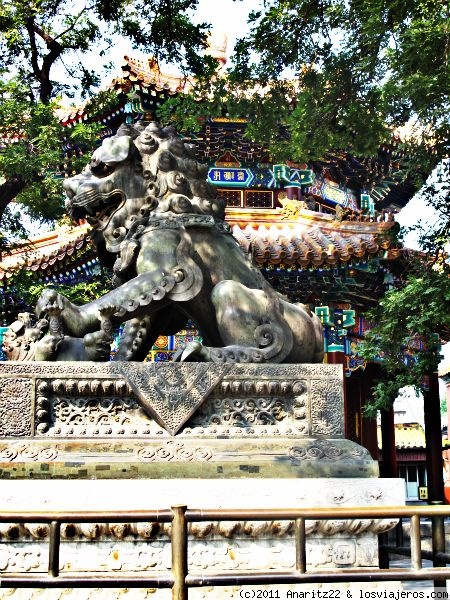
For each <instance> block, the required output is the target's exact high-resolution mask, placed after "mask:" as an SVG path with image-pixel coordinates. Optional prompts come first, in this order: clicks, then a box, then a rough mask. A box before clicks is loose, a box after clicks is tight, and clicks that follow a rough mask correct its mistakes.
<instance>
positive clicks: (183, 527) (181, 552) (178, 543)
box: [171, 504, 188, 600]
mask: <svg viewBox="0 0 450 600" xmlns="http://www.w3.org/2000/svg"><path fill="white" fill-rule="evenodd" d="M186 510H187V506H186V505H184V504H181V505H177V506H172V513H173V518H172V533H171V545H172V575H173V579H174V583H173V586H172V600H187V599H188V588H187V585H186V575H187V573H188V555H187V552H188V548H187V521H186Z"/></svg>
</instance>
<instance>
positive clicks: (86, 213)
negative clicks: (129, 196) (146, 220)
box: [68, 189, 125, 229]
mask: <svg viewBox="0 0 450 600" xmlns="http://www.w3.org/2000/svg"><path fill="white" fill-rule="evenodd" d="M124 202H125V195H124V193H123V192H122V191H121V190H117V189H116V190H112V191H111V192H108V193H101V192H98V191H97V190H88V191H87V192H82V193H80V194H77V195H76V196H74V198H72V199H71V200H70V201H69V206H68V209H69V211H70V214H71V216H72V218H73V219H75V220H79V219H86V221H87V222H88V223H89V225H91V226H92V227H95V228H96V229H103V228H104V227H106V225H107V224H108V222H109V220H110V219H111V217H112V215H113V214H114V213H115V212H116V211H117V209H118V208H120V206H122V204H123V203H124Z"/></svg>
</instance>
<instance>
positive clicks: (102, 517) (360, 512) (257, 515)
mask: <svg viewBox="0 0 450 600" xmlns="http://www.w3.org/2000/svg"><path fill="white" fill-rule="evenodd" d="M414 515H419V516H420V517H423V518H429V517H436V516H441V517H445V516H448V517H450V506H426V507H423V506H421V507H420V506H379V507H373V506H360V507H346V508H337V507H326V508H308V507H305V508H285V509H262V508H258V509H247V508H244V509H188V510H187V511H186V519H187V521H189V522H198V521H205V520H217V521H235V520H248V519H251V520H254V521H258V520H259V521H262V520H265V519H281V520H283V519H284V520H294V519H297V518H302V517H303V518H305V519H308V520H312V519H340V518H363V519H364V518H367V519H373V518H380V519H383V518H390V517H392V518H400V517H412V516H414ZM171 520H172V511H171V510H170V509H164V510H126V511H92V510H87V511H26V512H24V511H20V512H18V511H15V510H14V511H1V512H0V523H7V522H11V521H16V522H19V523H26V522H34V523H47V522H51V521H58V522H64V523H67V522H72V523H89V522H91V523H93V522H100V523H107V522H109V523H111V522H115V523H119V522H122V521H134V522H138V521H156V522H160V523H164V522H165V523H167V522H170V521H171Z"/></svg>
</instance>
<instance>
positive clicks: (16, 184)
mask: <svg viewBox="0 0 450 600" xmlns="http://www.w3.org/2000/svg"><path fill="white" fill-rule="evenodd" d="M25 185H26V184H25V181H24V180H23V179H22V177H20V176H15V177H11V179H8V180H7V181H5V183H2V184H1V185H0V223H1V221H2V218H3V215H4V213H5V210H6V208H7V207H8V205H9V203H10V202H12V201H13V200H14V198H15V197H16V196H17V194H20V192H21V191H22V190H23V189H24V188H25Z"/></svg>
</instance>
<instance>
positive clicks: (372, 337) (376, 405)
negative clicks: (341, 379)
mask: <svg viewBox="0 0 450 600" xmlns="http://www.w3.org/2000/svg"><path fill="white" fill-rule="evenodd" d="M419 271H420V272H419ZM368 318H369V319H370V321H371V322H372V323H373V326H372V328H371V330H370V331H369V332H368V333H367V334H366V337H365V339H364V342H363V344H362V348H361V351H360V353H361V355H362V356H363V357H364V358H366V359H368V360H374V359H377V360H379V361H380V364H381V366H382V369H383V371H384V377H383V378H382V379H381V380H380V381H379V382H378V383H377V384H376V386H375V388H374V402H373V403H372V404H371V405H370V406H368V409H367V412H368V413H369V414H370V415H373V414H374V412H375V411H376V410H377V409H380V408H384V407H387V406H389V405H390V404H392V402H393V401H394V400H395V398H396V397H397V395H398V390H399V389H400V388H402V387H404V386H406V385H412V386H414V387H415V388H416V390H418V391H419V390H420V389H421V388H422V386H423V383H424V378H425V376H426V375H428V374H430V373H433V372H435V371H436V370H437V367H438V363H439V360H440V354H439V343H438V336H437V332H439V331H442V330H443V329H444V328H447V329H448V328H449V327H450V286H449V280H448V272H447V270H446V269H440V270H433V269H426V268H424V266H423V265H421V266H420V267H419V268H418V269H417V272H416V273H413V274H411V275H410V276H409V277H408V278H407V280H406V281H405V283H404V285H403V286H402V287H401V288H400V289H396V290H392V291H390V292H388V293H387V294H386V295H385V296H384V298H382V299H381V301H380V303H379V305H378V306H377V307H376V308H375V309H374V310H373V311H372V312H371V313H370V314H369V315H368ZM419 348H420V349H419Z"/></svg>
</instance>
